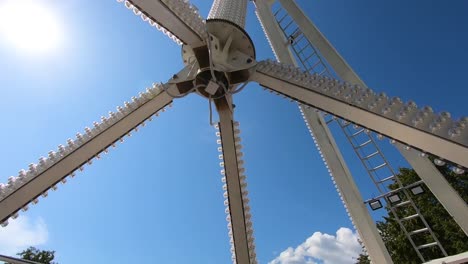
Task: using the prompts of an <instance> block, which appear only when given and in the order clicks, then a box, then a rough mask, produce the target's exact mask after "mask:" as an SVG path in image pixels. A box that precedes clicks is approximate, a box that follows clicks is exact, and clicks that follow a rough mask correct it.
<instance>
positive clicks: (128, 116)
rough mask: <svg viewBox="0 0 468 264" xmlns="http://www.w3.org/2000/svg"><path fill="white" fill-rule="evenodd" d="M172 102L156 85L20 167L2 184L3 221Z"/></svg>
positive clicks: (0, 213)
mask: <svg viewBox="0 0 468 264" xmlns="http://www.w3.org/2000/svg"><path fill="white" fill-rule="evenodd" d="M171 103H172V97H171V96H170V95H169V94H168V93H167V92H165V91H164V90H163V87H162V85H154V86H153V87H152V88H148V89H147V91H146V92H144V93H140V96H139V97H133V98H132V101H131V102H125V103H124V106H123V107H120V106H119V107H117V112H115V113H114V112H109V116H108V117H101V122H94V124H93V128H88V127H87V128H85V133H84V134H81V133H77V134H76V139H73V140H72V139H68V141H67V145H66V146H63V145H59V146H58V149H57V150H56V151H50V152H49V154H48V157H47V158H44V157H41V158H40V159H39V163H38V164H30V165H29V170H27V171H25V170H21V171H20V172H19V175H18V176H17V177H10V178H9V181H8V183H7V184H1V185H0V223H2V226H6V225H7V224H8V219H9V218H10V217H13V218H16V217H17V216H18V212H19V210H21V209H22V210H23V211H26V210H27V209H28V206H29V204H30V203H32V204H36V203H37V202H38V198H39V197H40V196H41V195H42V196H43V197H47V194H48V191H49V189H52V190H55V189H56V188H57V184H58V183H60V182H62V183H65V182H66V178H67V176H70V177H74V176H75V172H76V171H82V170H83V167H84V166H85V165H86V164H89V165H90V164H91V163H92V162H93V159H95V158H99V157H100V154H101V153H102V152H105V153H107V152H108V149H109V148H110V147H115V144H116V142H117V141H121V142H123V138H124V137H125V136H126V135H128V136H130V133H131V132H132V131H137V130H138V127H139V126H144V125H145V121H146V120H151V117H152V116H153V115H158V112H159V111H164V108H165V107H166V106H168V105H170V104H171Z"/></svg>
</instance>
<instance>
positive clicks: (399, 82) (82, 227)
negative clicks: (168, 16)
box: [0, 0, 468, 264]
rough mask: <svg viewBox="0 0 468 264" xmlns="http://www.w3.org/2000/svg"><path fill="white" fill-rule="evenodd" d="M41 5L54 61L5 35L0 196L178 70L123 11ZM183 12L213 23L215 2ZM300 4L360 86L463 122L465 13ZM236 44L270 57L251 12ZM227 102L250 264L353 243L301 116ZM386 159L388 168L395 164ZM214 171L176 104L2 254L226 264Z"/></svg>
mask: <svg viewBox="0 0 468 264" xmlns="http://www.w3.org/2000/svg"><path fill="white" fill-rule="evenodd" d="M36 1H37V2H40V3H43V4H44V6H46V7H47V8H50V9H51V10H52V11H53V12H54V13H56V14H57V19H58V20H59V21H60V24H61V28H62V30H63V41H62V43H61V45H60V46H59V47H57V49H56V50H53V51H52V52H49V53H47V54H32V53H30V52H26V51H24V50H22V49H19V48H18V47H15V46H14V45H11V43H9V42H8V41H7V40H6V39H5V38H4V37H3V36H2V35H1V34H0V94H1V98H2V104H0V124H2V128H3V129H1V130H0V146H1V148H0V159H1V160H2V162H1V166H0V181H2V182H5V181H6V180H7V178H8V177H9V176H11V175H16V173H17V172H18V171H19V170H20V169H21V168H26V167H27V165H28V164H29V163H31V162H37V159H38V158H39V157H40V156H44V155H46V154H47V152H48V151H49V150H51V149H55V148H56V147H57V145H58V144H64V143H65V142H66V139H67V138H69V137H73V136H74V135H75V134H76V132H77V131H83V129H84V127H86V126H90V125H91V124H92V122H93V121H96V120H98V119H99V118H100V116H101V115H105V114H106V113H107V112H108V111H110V110H114V109H115V107H116V106H117V105H121V104H122V103H123V102H124V101H125V100H129V98H131V97H132V96H134V95H136V94H138V92H140V91H143V90H144V89H145V88H146V87H148V86H150V85H151V83H153V82H160V81H166V80H167V79H168V78H169V77H170V76H171V75H172V74H173V73H175V72H177V71H178V70H179V69H180V68H181V67H182V60H181V58H180V47H179V46H177V45H176V44H175V43H173V42H172V41H171V40H169V39H168V38H166V37H165V36H164V35H163V34H162V33H160V32H158V31H157V30H155V29H154V28H151V27H150V26H149V25H148V24H147V23H144V22H143V21H142V20H141V19H139V18H138V17H136V16H135V15H133V13H132V12H130V11H129V10H127V9H126V8H125V7H124V6H123V5H122V4H119V3H117V2H115V1H93V3H92V5H91V4H89V3H87V4H83V1H77V0H69V1H54V0H36ZM192 2H193V3H194V4H196V5H197V6H198V7H199V8H200V12H201V14H203V15H204V16H206V15H207V13H208V10H209V7H210V1H202V0H197V1H195V0H193V1H192ZM298 3H299V4H300V5H301V7H303V8H304V10H305V12H306V13H307V14H308V15H310V16H311V18H312V19H313V20H314V22H315V23H316V24H317V26H318V27H319V28H320V29H321V31H322V32H323V33H324V34H325V35H326V36H327V37H328V38H329V40H330V41H331V42H332V43H333V44H334V46H335V47H336V48H337V50H339V51H340V53H341V54H342V55H343V57H344V58H346V60H347V61H348V62H349V64H350V65H351V66H352V67H354V69H355V70H356V72H358V74H360V76H361V77H362V79H363V80H364V81H365V82H366V83H367V84H368V86H369V87H371V88H373V89H375V90H377V91H385V92H386V93H387V94H388V95H390V96H400V97H401V98H403V100H404V101H407V100H414V101H416V103H418V105H421V106H422V105H430V106H432V107H433V108H434V110H435V111H449V112H451V113H452V116H453V117H455V118H458V117H461V116H463V115H466V114H467V112H468V111H467V110H468V109H467V107H466V99H467V98H468V89H467V82H466V71H467V69H468V67H467V66H466V62H467V61H468V52H467V50H466V47H467V46H468V37H467V36H468V34H467V32H468V17H467V16H466V11H467V10H468V3H467V2H466V1H462V0H453V1H450V5H448V4H447V2H446V1H429V2H428V1H409V2H408V1H403V0H397V1H387V2H382V1H380V2H377V1H368V0H367V1H364V0H355V1H343V0H341V1H338V0H328V1H310V0H302V1H298ZM25 19H26V18H25ZM246 29H247V32H248V33H249V34H250V35H251V36H252V38H253V41H254V43H255V45H256V49H257V54H258V59H266V58H272V57H273V55H272V52H271V51H270V48H269V45H268V44H267V41H266V40H265V38H264V34H263V32H262V31H261V28H260V26H259V24H258V23H257V19H256V17H255V15H254V13H253V5H252V4H251V3H249V13H248V18H247V28H246ZM40 37H42V36H39V38H40ZM30 41H32V42H34V41H37V40H36V39H31V40H30ZM235 101H236V105H237V106H238V107H237V108H236V110H237V113H236V119H237V120H238V121H239V122H240V125H241V130H242V134H241V136H242V138H243V144H244V153H245V156H244V157H245V163H246V172H247V176H248V182H249V191H250V200H251V207H252V212H253V222H254V229H255V237H256V244H257V255H258V259H259V261H260V263H268V262H270V261H272V260H273V259H275V258H276V257H278V255H279V254H280V253H281V252H283V251H285V250H286V249H287V248H288V247H292V248H295V247H297V246H298V245H301V244H303V243H306V242H305V241H306V239H308V238H309V237H314V239H317V241H325V240H327V239H329V240H334V237H332V238H330V236H336V233H337V231H339V230H342V231H340V232H341V233H339V235H338V237H340V236H341V237H352V236H353V234H349V232H348V233H347V232H346V231H343V229H340V228H342V227H344V228H351V225H350V222H349V220H348V218H347V216H346V214H345V212H344V209H343V206H342V205H341V202H340V200H339V198H338V195H337V194H336V192H335V190H334V187H333V185H332V183H331V180H330V177H329V176H328V174H327V171H326V170H325V168H324V165H323V163H322V161H321V159H320V156H319V154H318V153H317V151H316V149H315V146H314V144H313V141H312V139H311V137H310V135H309V134H308V131H307V129H306V127H305V125H304V123H303V121H302V117H301V116H300V114H299V112H298V109H297V106H296V105H294V104H292V103H290V102H289V101H288V100H284V99H281V98H279V97H276V96H274V95H271V94H269V93H266V92H264V91H262V90H261V89H260V88H259V87H258V86H256V85H249V86H248V88H246V89H245V90H244V91H243V92H242V93H240V94H238V95H237V96H236V98H235ZM337 140H338V142H340V145H341V146H343V151H344V155H345V157H347V158H348V160H349V161H350V167H351V168H352V170H353V171H354V172H356V178H357V181H358V184H359V185H360V187H361V188H362V192H363V193H364V196H365V197H366V198H370V196H371V195H372V194H376V191H375V190H373V189H371V186H370V185H369V181H368V180H367V181H366V179H367V178H366V177H367V176H365V175H363V174H362V169H361V168H360V167H359V166H360V164H358V162H357V160H356V158H355V157H353V155H352V153H351V151H350V149H349V146H347V145H346V144H344V143H345V142H344V140H343V138H342V137H341V136H338V137H337ZM384 148H385V150H387V151H388V155H389V157H390V159H391V160H392V161H394V167H398V166H403V165H405V163H404V161H403V160H402V158H401V157H400V156H398V155H397V153H396V152H395V151H394V150H393V149H391V148H389V147H387V146H384ZM218 164H219V160H218V153H217V145H216V137H215V130H214V129H213V128H212V127H210V126H209V118H208V102H207V101H206V100H205V99H203V98H200V97H198V96H196V95H192V96H189V97H187V98H184V99H182V100H176V101H175V103H174V106H173V108H171V109H170V111H167V112H166V113H164V114H163V115H161V116H160V117H159V118H156V119H155V120H154V121H153V122H151V123H150V124H149V125H147V126H146V127H145V128H144V129H142V130H140V131H139V132H137V133H135V134H134V135H133V136H132V137H131V138H128V139H127V140H126V141H125V142H124V143H123V144H119V145H118V147H117V149H115V150H112V151H111V152H110V153H109V155H105V156H103V158H102V159H101V160H100V161H96V162H94V164H93V165H92V166H89V167H86V168H85V170H84V172H83V173H80V174H78V175H77V177H76V178H74V179H70V180H69V181H68V182H67V184H65V185H60V186H59V189H58V190H57V191H56V192H52V193H50V195H49V197H48V198H46V199H41V200H40V202H39V204H38V205H36V206H31V208H30V210H29V211H28V212H27V213H23V214H22V215H23V216H22V219H20V220H19V221H18V223H16V224H14V225H13V227H14V228H16V229H15V230H13V231H12V230H7V231H0V246H1V247H3V248H2V250H3V251H4V252H6V253H8V254H11V253H13V252H14V251H15V250H17V249H20V248H24V247H26V245H29V244H37V245H38V247H40V248H45V249H53V250H56V251H57V260H58V261H59V262H60V263H69V264H73V263H82V262H83V261H84V259H86V262H88V263H110V262H112V263H130V262H135V261H139V262H142V263H206V264H208V263H229V261H230V252H229V242H228V236H227V228H226V221H225V214H224V205H223V197H222V193H223V191H222V189H221V186H222V183H221V181H220V178H221V176H220V174H219V170H220V168H219V165H218ZM18 230H19V231H18ZM2 232H3V233H2ZM7 232H8V233H7ZM15 232H18V233H15ZM315 232H321V233H318V234H317V233H316V234H317V235H316V234H314V233H315ZM19 234H20V235H21V239H19V237H20V235H19ZM325 234H329V235H325ZM13 236H15V237H14V238H13ZM314 239H311V240H308V241H309V242H310V241H315V240H314ZM321 239H322V240H321ZM323 239H325V240H323ZM13 240H14V241H15V242H11V241H13ZM17 240H22V241H19V242H18V241H17ZM337 240H339V239H338V238H337ZM25 241H26V242H25ZM29 242H30V243H29ZM306 244H307V243H306ZM308 245H310V243H309V244H308ZM324 245H325V244H324ZM11 251H13V252H11ZM0 253H3V252H0ZM322 260H323V259H322ZM278 263H280V262H278ZM304 263H305V260H304ZM329 263H333V262H329Z"/></svg>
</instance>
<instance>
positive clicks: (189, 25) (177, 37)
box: [117, 0, 206, 47]
mask: <svg viewBox="0 0 468 264" xmlns="http://www.w3.org/2000/svg"><path fill="white" fill-rule="evenodd" d="M117 1H118V2H124V3H125V6H126V7H127V8H128V9H131V10H133V13H134V14H135V15H137V16H141V18H142V19H143V20H144V21H147V22H148V23H149V24H150V25H151V26H154V27H155V28H157V29H158V30H160V31H162V32H163V33H164V34H166V35H168V36H169V37H170V38H171V39H173V40H174V41H175V42H176V43H178V44H179V45H181V44H187V45H190V46H192V47H195V46H198V45H199V44H201V43H202V42H203V41H204V39H205V37H204V36H205V35H206V33H205V22H204V21H203V19H202V17H201V16H200V14H199V13H198V8H196V7H195V6H193V5H192V4H190V3H189V2H188V1H184V0H126V1H124V0H117Z"/></svg>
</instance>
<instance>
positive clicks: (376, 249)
mask: <svg viewBox="0 0 468 264" xmlns="http://www.w3.org/2000/svg"><path fill="white" fill-rule="evenodd" d="M255 6H256V13H257V17H258V19H259V21H260V24H261V25H262V27H263V30H264V31H265V34H266V36H267V39H268V41H269V42H270V45H271V48H272V49H273V52H274V53H275V56H276V58H277V59H278V60H279V61H281V62H284V63H288V64H291V65H297V64H296V62H295V60H294V56H293V55H292V53H291V51H290V49H288V47H287V46H286V43H287V40H286V39H285V37H284V35H283V34H282V31H281V29H280V28H279V26H278V24H277V23H276V20H275V18H274V16H273V14H272V12H271V7H270V4H269V3H267V2H266V1H264V0H256V1H255ZM301 111H302V112H303V114H304V118H305V120H306V122H307V123H308V125H309V126H310V129H311V132H313V133H314V134H315V138H316V141H317V144H318V145H319V147H320V149H321V150H322V152H323V155H324V158H325V160H326V162H327V163H328V166H329V169H330V171H331V174H332V175H333V176H334V180H335V182H336V184H337V188H338V191H339V193H340V195H341V198H342V199H343V203H344V205H345V208H346V209H347V211H348V213H349V215H350V218H351V221H352V222H353V224H354V225H355V228H356V229H357V232H358V233H359V236H360V238H361V240H362V242H363V243H364V246H365V248H366V250H367V253H368V254H369V256H370V258H371V259H372V261H373V262H374V263H393V262H392V260H391V257H390V254H389V253H388V250H387V248H386V247H385V244H384V242H383V240H382V238H381V237H380V234H379V232H378V230H377V227H376V225H375V223H374V221H373V220H372V218H371V216H370V214H369V211H368V210H367V208H366V207H365V205H364V203H363V199H362V197H361V194H360V193H359V190H358V188H357V186H356V184H355V182H354V179H353V177H352V175H351V172H350V171H349V169H348V167H347V165H346V163H345V161H344V159H343V157H342V155H341V152H340V150H339V149H338V147H337V146H336V143H335V140H334V138H333V136H332V135H331V133H330V131H329V130H328V127H327V126H326V125H324V122H323V118H322V117H321V116H320V115H319V114H318V113H316V112H315V111H314V110H311V109H307V108H305V107H303V106H301ZM333 176H332V177H333Z"/></svg>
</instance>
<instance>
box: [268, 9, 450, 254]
mask: <svg viewBox="0 0 468 264" xmlns="http://www.w3.org/2000/svg"><path fill="white" fill-rule="evenodd" d="M274 9H276V11H275V12H273V14H274V16H275V18H276V21H277V22H278V25H279V27H280V28H281V30H282V31H283V33H284V35H285V37H286V39H287V41H288V43H285V44H286V45H290V47H291V49H292V51H293V54H294V56H295V57H296V59H297V60H298V61H299V62H300V66H301V68H303V70H305V71H306V72H308V73H311V74H313V73H316V74H319V75H322V76H327V77H333V78H337V76H335V75H334V74H333V72H332V71H330V70H329V68H331V67H328V65H327V64H326V62H325V60H324V59H322V57H321V56H320V54H319V53H318V51H317V49H316V48H315V47H314V46H313V45H312V43H311V42H310V41H309V39H307V37H305V35H304V34H303V33H302V31H301V30H300V29H299V26H298V25H297V24H296V23H295V21H294V20H293V19H292V17H291V16H289V14H288V13H287V12H286V10H284V9H283V8H282V7H281V5H280V4H279V3H276V4H275V5H274ZM334 120H337V122H338V124H339V126H340V128H341V130H342V131H343V133H344V134H345V136H346V138H347V139H348V141H349V143H350V144H351V146H352V147H353V149H354V152H355V153H356V155H357V156H358V157H359V159H360V160H361V162H362V164H363V166H364V168H365V169H366V171H367V173H368V175H369V176H370V178H371V180H372V182H373V183H374V185H375V186H376V187H377V189H378V191H379V193H380V195H379V196H378V197H373V198H372V199H370V200H368V201H366V202H371V201H375V200H376V199H380V198H384V200H385V201H386V203H387V205H388V207H389V209H390V211H391V213H392V215H393V216H394V218H395V220H396V221H397V223H398V225H399V226H400V228H401V230H402V231H403V232H404V234H405V236H406V238H407V239H408V241H409V242H410V243H411V245H412V246H413V248H414V250H415V251H416V253H417V255H418V257H419V258H420V259H421V261H422V262H426V257H425V256H424V254H423V251H424V250H428V249H431V248H432V249H434V248H436V249H438V251H440V253H442V255H444V256H447V252H446V251H445V249H444V248H443V247H442V245H441V243H440V242H439V240H438V239H437V237H436V236H435V234H434V232H433V231H432V229H431V228H430V226H429V224H428V223H427V221H426V219H425V218H424V217H423V215H422V214H421V212H420V210H419V208H418V207H417V206H416V204H415V203H414V201H413V199H412V198H411V195H410V192H409V191H408V190H409V188H411V187H414V186H416V185H419V184H422V183H423V182H422V181H418V182H416V183H413V184H410V185H407V186H403V184H402V182H401V181H400V180H399V179H398V174H396V173H395V171H394V170H393V169H392V167H391V166H390V163H389V162H388V160H387V159H386V158H385V156H384V155H383V153H382V151H381V150H380V148H379V147H378V145H377V143H376V142H375V140H374V138H373V137H372V136H371V132H370V131H369V130H367V129H365V128H360V127H359V126H357V125H352V124H351V123H350V122H348V121H346V120H340V119H338V118H336V117H333V118H331V119H329V120H328V121H327V124H329V123H331V122H332V121H334ZM351 127H352V128H351ZM391 184H394V185H395V184H396V186H397V187H396V189H395V188H393V189H391V188H390V185H391Z"/></svg>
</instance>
